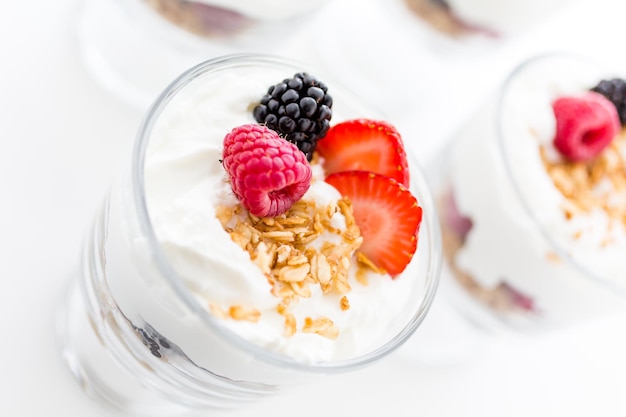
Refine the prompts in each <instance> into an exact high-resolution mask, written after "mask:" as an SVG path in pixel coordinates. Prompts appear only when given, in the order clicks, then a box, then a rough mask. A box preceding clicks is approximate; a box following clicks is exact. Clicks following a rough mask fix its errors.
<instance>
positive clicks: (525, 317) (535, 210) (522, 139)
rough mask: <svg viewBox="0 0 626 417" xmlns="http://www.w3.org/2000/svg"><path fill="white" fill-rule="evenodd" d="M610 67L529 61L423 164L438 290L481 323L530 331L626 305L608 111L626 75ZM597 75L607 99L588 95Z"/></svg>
mask: <svg viewBox="0 0 626 417" xmlns="http://www.w3.org/2000/svg"><path fill="white" fill-rule="evenodd" d="M616 75H617V76H618V77H619V73H617V74H616V73H611V72H609V71H606V70H603V68H602V67H599V66H597V65H595V64H593V63H590V62H588V61H587V60H586V59H583V58H580V57H574V56H569V55H565V54H563V55H560V54H549V55H545V56H540V57H536V58H533V59H530V60H528V61H527V62H525V63H523V64H522V65H520V66H519V67H518V68H517V69H515V70H514V71H513V72H512V74H511V75H510V76H509V77H508V79H507V80H506V82H505V83H504V85H503V86H502V87H501V88H500V89H499V90H498V91H497V93H496V94H494V97H493V98H492V99H490V100H489V101H488V102H487V104H485V105H484V106H483V107H481V108H479V109H478V110H477V111H476V112H475V113H474V114H473V115H472V116H471V117H470V118H469V119H468V122H467V123H466V124H465V125H464V126H462V128H461V129H460V130H459V131H458V134H457V135H456V136H455V137H454V140H453V141H452V142H451V143H450V144H449V146H448V147H447V148H446V149H445V150H444V151H443V152H442V154H441V155H440V157H439V158H436V160H435V161H434V162H433V164H432V166H431V167H430V168H429V169H428V172H429V175H430V178H431V183H432V186H433V189H434V192H435V195H436V199H437V200H438V206H439V209H440V217H441V219H442V230H443V236H444V256H445V257H446V259H447V262H446V263H445V268H444V273H443V275H442V284H441V288H442V290H441V291H442V293H443V295H441V297H442V298H444V299H447V300H448V301H450V302H451V303H452V304H453V305H454V306H455V307H456V308H458V309H459V311H461V312H462V314H463V315H464V316H466V317H467V318H469V319H470V320H471V321H472V322H474V323H477V324H478V325H479V326H480V327H483V328H486V329H490V330H504V331H509V330H514V331H515V332H521V333H527V332H534V331H537V330H548V329H554V328H560V327H563V326H568V325H572V324H575V323H579V322H581V321H584V320H588V319H591V318H594V317H600V316H602V315H604V314H610V313H613V312H616V311H619V310H623V309H624V307H626V298H625V297H624V295H625V291H624V290H626V275H624V269H623V257H624V254H626V134H625V133H624V128H623V127H622V126H621V123H620V121H619V119H618V116H617V111H616V109H619V108H621V107H622V106H623V102H624V97H626V96H625V95H624V94H623V93H624V92H625V91H626V84H625V83H624V82H623V81H621V84H620V81H609V80H614V79H615V76H616ZM622 75H624V74H622ZM603 80H604V81H603ZM601 82H603V84H602V85H604V87H602V88H603V89H604V90H606V91H607V92H610V91H612V92H613V93H615V94H614V95H613V96H612V97H613V102H611V101H609V100H608V99H602V100H600V99H598V94H594V93H593V91H592V89H594V91H595V89H597V88H598V86H599V85H600V83H601ZM607 85H608V86H609V87H610V88H606V86H607ZM619 85H621V87H619ZM607 95H608V96H611V95H610V94H607ZM620 95H621V98H620ZM556 100H561V101H560V103H561V104H560V105H559V106H557V104H556ZM562 100H565V101H562ZM597 100H599V102H600V103H604V104H602V105H599V104H595V102H596V101H597ZM562 103H565V107H567V108H565V109H564V110H563V107H561V106H563V104H562ZM581 109H582V110H581ZM585 109H591V110H585ZM568 114H569V116H568ZM623 121H624V120H622V123H623ZM563 126H566V128H565V129H563ZM567 126H569V127H567ZM568 129H569V130H568ZM557 131H558V132H560V133H559V134H558V136H557ZM564 132H565V133H564ZM608 132H612V133H608ZM604 134H606V135H608V136H607V137H608V139H609V140H610V142H608V144H607V143H604V146H606V147H604V148H600V147H599V145H598V146H597V142H596V141H597V140H599V139H598V138H599V137H601V136H599V135H604ZM557 137H558V138H560V139H559V140H558V143H559V144H558V145H557V144H556V143H557V140H556V139H555V138H557ZM563 143H565V144H566V145H567V146H564V145H563ZM563 149H566V150H565V151H564V150H563ZM572 150H574V151H576V152H578V151H581V152H583V151H584V152H587V154H586V156H585V158H583V159H573V156H572V155H571V154H570V153H568V152H571V151H572ZM592 151H593V152H592Z"/></svg>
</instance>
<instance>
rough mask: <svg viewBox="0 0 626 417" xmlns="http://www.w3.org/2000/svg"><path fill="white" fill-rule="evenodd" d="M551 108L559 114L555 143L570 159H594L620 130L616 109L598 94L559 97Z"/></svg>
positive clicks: (555, 114)
mask: <svg viewBox="0 0 626 417" xmlns="http://www.w3.org/2000/svg"><path fill="white" fill-rule="evenodd" d="M552 109H553V111H554V116H555V117H556V136H555V138H554V146H555V147H556V149H558V151H559V152H560V153H561V154H562V155H563V156H564V157H566V158H568V159H570V160H571V161H587V160H590V159H592V158H594V157H595V156H596V155H598V154H599V153H600V152H602V151H603V150H604V148H606V147H607V146H608V145H609V143H611V141H612V140H613V138H614V137H615V136H616V135H617V133H618V132H619V130H620V129H621V124H620V121H619V115H618V114H617V109H616V108H615V106H614V105H613V103H611V102H610V101H609V100H608V99H606V98H605V97H604V96H602V95H600V94H598V93H594V92H589V93H587V94H585V95H584V96H582V97H569V96H566V97H560V98H558V99H556V100H555V101H554V103H552Z"/></svg>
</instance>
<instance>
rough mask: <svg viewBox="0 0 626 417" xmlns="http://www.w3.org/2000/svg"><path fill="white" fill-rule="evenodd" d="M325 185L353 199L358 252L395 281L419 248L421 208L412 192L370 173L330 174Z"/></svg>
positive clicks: (395, 182) (392, 180) (396, 183)
mask: <svg viewBox="0 0 626 417" xmlns="http://www.w3.org/2000/svg"><path fill="white" fill-rule="evenodd" d="M326 182H327V183H329V184H330V185H332V186H333V187H335V188H336V189H337V190H338V191H339V192H340V193H341V195H343V196H344V197H346V198H348V199H350V201H351V202H352V208H353V210H354V219H355V221H356V224H357V225H358V226H359V229H361V236H363V244H362V245H361V248H360V249H359V250H360V251H361V252H362V253H363V254H364V255H365V256H367V257H368V258H369V259H370V260H371V261H372V262H373V263H374V264H375V265H376V266H378V267H379V268H381V269H384V270H385V271H387V273H388V274H389V275H391V276H392V277H393V278H395V277H396V276H397V275H398V274H400V273H401V272H402V271H404V269H405V268H406V266H407V265H408V263H409V261H410V260H411V257H412V256H413V254H414V253H415V251H416V249H417V239H418V236H417V234H418V231H419V227H420V223H421V221H422V208H421V207H420V206H419V205H418V203H417V199H416V198H415V197H414V196H413V194H411V192H410V191H409V190H408V189H407V188H406V187H404V186H403V185H402V184H400V183H399V182H398V181H396V180H394V179H393V178H390V177H387V176H383V175H380V174H376V173H373V172H367V171H343V172H337V173H334V174H330V175H329V176H328V177H326Z"/></svg>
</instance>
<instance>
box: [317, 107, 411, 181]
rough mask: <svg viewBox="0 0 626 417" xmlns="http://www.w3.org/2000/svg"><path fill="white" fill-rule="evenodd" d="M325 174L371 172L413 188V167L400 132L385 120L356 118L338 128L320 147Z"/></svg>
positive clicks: (319, 151)
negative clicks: (410, 181) (411, 172)
mask: <svg viewBox="0 0 626 417" xmlns="http://www.w3.org/2000/svg"><path fill="white" fill-rule="evenodd" d="M317 153H318V154H319V155H320V156H321V157H323V158H324V171H325V172H326V174H327V175H328V174H332V173H335V172H341V171H359V170H360V171H370V172H375V173H377V174H381V175H386V176H388V177H391V178H394V179H395V180H396V181H398V182H399V183H400V184H402V185H404V186H405V187H408V186H409V167H408V163H407V157H406V152H405V150H404V144H403V142H402V137H401V136H400V133H398V131H397V130H396V128H395V127H394V126H392V125H391V124H389V123H387V122H384V121H377V120H369V119H355V120H348V121H345V122H342V123H339V124H336V125H334V126H333V127H331V128H330V130H329V131H328V133H327V134H326V137H325V138H324V139H323V140H321V141H320V142H319V143H318V144H317Z"/></svg>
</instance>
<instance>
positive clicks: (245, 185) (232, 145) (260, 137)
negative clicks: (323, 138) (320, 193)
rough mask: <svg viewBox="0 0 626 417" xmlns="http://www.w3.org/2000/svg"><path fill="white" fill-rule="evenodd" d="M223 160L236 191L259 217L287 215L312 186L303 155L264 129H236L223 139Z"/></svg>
mask: <svg viewBox="0 0 626 417" xmlns="http://www.w3.org/2000/svg"><path fill="white" fill-rule="evenodd" d="M222 158H223V164H224V168H225V169H226V172H227V173H228V176H229V177H230V185H231V187H232V189H233V192H234V193H235V195H236V196H237V198H238V199H239V201H240V202H241V204H242V205H243V206H244V207H245V208H246V209H247V210H248V211H249V212H250V213H252V214H254V215H255V216H258V217H276V216H278V215H280V214H282V213H284V212H286V211H287V210H289V208H290V207H291V206H292V205H293V203H295V202H296V201H298V200H300V199H301V198H302V196H303V195H304V193H305V192H306V191H307V190H308V189H309V186H310V185H311V176H312V172H311V167H310V165H309V163H308V162H307V160H306V157H305V156H304V154H303V153H302V152H300V150H299V149H298V147H297V146H296V145H294V144H293V143H290V142H287V141H286V140H284V139H282V138H281V137H280V136H278V133H276V132H275V131H273V130H270V129H268V128H267V127H265V126H261V125H257V124H248V125H243V126H239V127H236V128H234V129H233V130H232V131H231V132H230V133H228V134H227V135H226V137H224V150H223V153H222Z"/></svg>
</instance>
